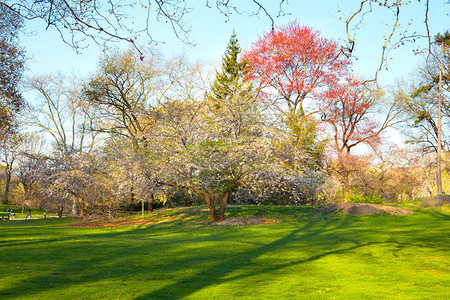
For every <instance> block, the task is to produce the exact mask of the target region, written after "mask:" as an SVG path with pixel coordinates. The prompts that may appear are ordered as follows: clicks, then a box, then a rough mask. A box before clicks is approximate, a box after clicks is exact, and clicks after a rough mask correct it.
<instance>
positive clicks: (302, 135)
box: [244, 22, 349, 168]
mask: <svg viewBox="0 0 450 300" xmlns="http://www.w3.org/2000/svg"><path fill="white" fill-rule="evenodd" d="M244 60H245V61H247V62H248V72H249V73H248V77H249V78H250V79H252V80H255V81H256V82H258V83H259V87H260V88H261V89H262V90H263V91H265V93H266V94H268V95H269V99H271V106H272V108H274V109H275V110H276V111H278V112H280V113H281V117H282V118H283V121H284V127H285V128H286V129H287V131H288V132H290V134H291V140H290V143H291V144H292V145H293V147H297V148H300V149H303V151H304V152H305V154H307V155H309V156H311V157H315V160H316V162H315V163H314V164H313V165H312V166H311V167H313V168H314V167H317V166H318V165H320V161H321V158H320V157H321V153H322V151H323V145H322V144H320V143H317V128H316V120H315V118H314V117H313V113H314V112H315V110H312V111H311V110H309V111H308V110H307V108H306V104H305V102H306V100H307V99H310V100H313V101H312V102H310V103H311V104H312V107H313V106H314V105H316V108H317V103H316V102H317V100H318V99H319V98H318V97H314V96H317V94H319V93H321V92H322V91H323V90H324V89H326V88H328V87H329V86H332V85H334V84H336V82H337V81H338V79H339V76H340V75H341V74H343V73H345V72H346V70H347V66H348V65H349V61H348V60H347V59H346V58H345V57H343V56H342V55H341V53H340V51H339V47H338V45H337V44H336V43H335V42H334V41H332V40H329V39H326V38H325V37H323V36H321V34H320V32H319V31H317V30H315V29H313V28H311V27H308V26H301V25H299V24H298V23H296V22H292V23H289V24H287V25H284V26H280V27H277V28H275V29H274V31H271V32H267V33H265V34H264V35H263V36H261V37H260V38H259V39H258V40H257V41H256V42H255V43H254V44H253V45H252V46H251V47H250V48H249V49H248V50H246V51H245V52H244Z"/></svg>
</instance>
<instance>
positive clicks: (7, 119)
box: [0, 5, 25, 140]
mask: <svg viewBox="0 0 450 300" xmlns="http://www.w3.org/2000/svg"><path fill="white" fill-rule="evenodd" d="M21 26H22V22H21V19H20V17H19V16H17V15H16V14H9V13H7V12H6V11H5V9H4V7H3V6H2V5H0V140H1V139H6V138H7V136H8V134H11V133H13V132H14V131H15V130H16V126H17V124H16V123H15V118H16V117H17V114H18V112H19V110H20V109H21V108H22V107H23V103H24V100H23V97H22V94H21V92H20V90H19V87H20V83H21V80H22V73H23V71H24V63H25V55H24V51H23V50H22V49H21V48H20V47H19V46H17V43H18V37H17V36H18V29H19V28H20V27H21Z"/></svg>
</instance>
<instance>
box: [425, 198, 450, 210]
mask: <svg viewBox="0 0 450 300" xmlns="http://www.w3.org/2000/svg"><path fill="white" fill-rule="evenodd" d="M420 205H421V206H422V207H435V206H450V196H449V195H439V196H435V197H428V198H425V199H423V200H422V202H420Z"/></svg>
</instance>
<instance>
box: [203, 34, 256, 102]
mask: <svg viewBox="0 0 450 300" xmlns="http://www.w3.org/2000/svg"><path fill="white" fill-rule="evenodd" d="M240 52H241V49H240V47H239V42H238V40H237V37H236V34H235V33H234V32H233V34H232V36H231V39H230V42H229V43H228V47H227V50H226V51H225V54H224V56H223V58H222V70H221V71H220V72H216V78H215V80H214V83H213V85H212V86H211V93H210V95H209V100H211V101H212V102H213V103H214V105H215V106H216V108H217V109H219V108H220V107H222V105H223V104H225V103H223V102H228V101H230V100H234V101H236V100H238V99H240V100H241V102H242V101H244V102H246V101H245V100H248V99H253V98H254V92H253V87H252V85H251V84H250V83H249V82H248V81H246V80H245V75H246V74H247V71H246V66H247V63H246V62H245V61H239V59H238V56H239V53H240ZM230 98H231V99H230Z"/></svg>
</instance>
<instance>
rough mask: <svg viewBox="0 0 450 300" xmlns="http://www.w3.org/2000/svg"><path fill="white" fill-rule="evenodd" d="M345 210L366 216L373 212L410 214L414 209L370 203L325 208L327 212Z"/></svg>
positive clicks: (335, 205)
mask: <svg viewBox="0 0 450 300" xmlns="http://www.w3.org/2000/svg"><path fill="white" fill-rule="evenodd" d="M339 210H341V211H345V212H346V213H348V214H351V215H359V216H366V215H372V214H383V213H388V214H390V215H410V214H412V213H414V211H412V210H410V209H406V208H397V207H390V206H385V205H380V204H368V203H340V204H332V205H329V206H327V207H325V208H324V209H323V211H324V212H326V213H335V212H337V211H339Z"/></svg>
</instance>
